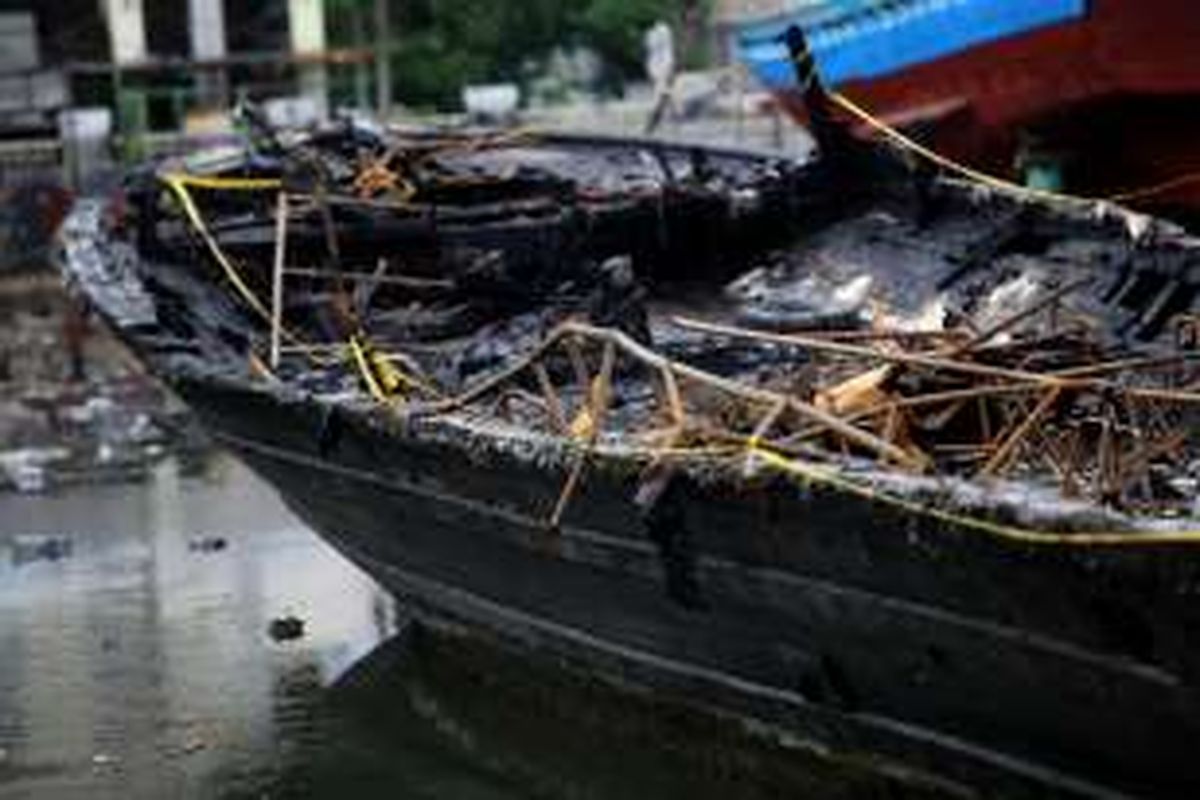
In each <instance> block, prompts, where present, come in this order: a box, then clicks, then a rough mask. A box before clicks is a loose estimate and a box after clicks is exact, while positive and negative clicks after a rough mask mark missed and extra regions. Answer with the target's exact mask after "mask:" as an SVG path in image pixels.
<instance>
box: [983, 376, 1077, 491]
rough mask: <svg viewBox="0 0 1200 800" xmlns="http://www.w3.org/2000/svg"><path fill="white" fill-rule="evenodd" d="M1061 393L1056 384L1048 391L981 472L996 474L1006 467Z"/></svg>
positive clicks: (1060, 388)
mask: <svg viewBox="0 0 1200 800" xmlns="http://www.w3.org/2000/svg"><path fill="white" fill-rule="evenodd" d="M1061 395H1062V387H1060V386H1055V387H1054V388H1052V389H1051V390H1050V391H1048V392H1046V395H1045V396H1044V397H1043V398H1042V399H1041V401H1040V402H1039V403H1038V404H1037V406H1035V407H1034V409H1033V411H1032V412H1030V413H1029V415H1028V416H1027V417H1025V419H1024V420H1023V421H1022V422H1021V424H1020V425H1018V426H1017V429H1016V430H1014V431H1013V432H1012V435H1011V436H1009V437H1008V438H1007V439H1006V440H1005V441H1004V443H1003V444H1002V445H1000V447H999V449H997V450H996V454H995V455H994V456H992V458H991V460H990V461H988V463H987V464H986V465H985V466H984V468H983V470H982V472H981V474H982V475H995V474H996V473H997V472H999V471H1000V470H1002V469H1004V467H1005V466H1006V465H1007V464H1008V462H1009V460H1010V459H1011V458H1012V456H1013V454H1014V453H1015V452H1016V450H1017V448H1018V447H1019V446H1020V445H1021V442H1023V441H1025V438H1026V437H1027V436H1028V435H1029V432H1030V431H1032V430H1033V427H1034V426H1035V425H1037V424H1038V423H1040V422H1041V420H1042V417H1044V416H1045V415H1046V414H1047V412H1049V411H1050V409H1051V408H1053V407H1054V404H1055V403H1056V402H1058V398H1059V397H1060V396H1061Z"/></svg>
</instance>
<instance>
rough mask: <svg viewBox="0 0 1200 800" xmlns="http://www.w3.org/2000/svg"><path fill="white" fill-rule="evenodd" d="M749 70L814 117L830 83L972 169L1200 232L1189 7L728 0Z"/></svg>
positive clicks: (1198, 26) (1197, 69) (735, 45)
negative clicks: (792, 52)
mask: <svg viewBox="0 0 1200 800" xmlns="http://www.w3.org/2000/svg"><path fill="white" fill-rule="evenodd" d="M723 5H724V10H723V11H722V12H720V16H721V19H722V20H724V27H725V29H726V30H727V31H729V35H730V36H731V38H732V42H731V44H732V49H733V51H734V53H735V54H736V56H737V58H738V59H739V60H741V61H742V62H743V63H745V64H746V65H748V67H749V68H750V70H751V71H752V72H753V73H754V74H755V75H756V76H757V78H758V79H759V80H760V81H762V82H763V83H764V84H765V85H766V86H767V87H768V88H769V89H770V90H771V91H772V92H773V93H774V94H775V95H776V96H777V97H778V98H780V100H781V102H782V104H783V106H784V107H785V109H786V110H787V111H788V113H789V114H791V115H792V116H793V117H795V118H797V119H799V120H801V121H804V120H806V114H805V111H804V106H803V103H802V102H801V98H800V95H801V91H800V87H799V86H798V84H797V80H796V77H795V71H794V69H793V67H792V64H791V61H790V59H789V57H788V53H787V49H786V47H785V46H784V45H783V44H782V42H781V34H782V33H783V31H784V30H785V29H786V28H787V27H788V26H789V25H792V24H795V25H799V26H800V27H801V28H803V29H804V30H805V31H806V32H807V34H808V37H809V40H810V42H811V44H812V48H813V51H814V54H815V58H816V63H817V68H818V71H819V73H820V75H821V78H822V79H823V81H824V82H825V83H826V85H828V86H831V87H834V88H836V89H838V90H839V91H842V92H844V93H845V94H846V95H847V96H849V97H851V98H853V99H854V101H855V102H856V103H861V104H862V105H863V106H864V107H866V108H867V109H869V110H870V111H871V112H872V113H874V114H875V115H876V116H877V117H878V118H880V119H881V120H884V121H886V122H887V123H888V124H890V125H893V126H895V127H898V128H901V129H904V130H905V131H906V132H907V133H909V134H910V135H913V136H914V137H915V138H916V139H918V140H919V141H920V142H921V143H922V144H924V145H926V146H929V147H931V148H932V149H934V150H936V151H937V152H938V153H940V154H942V155H945V156H946V157H948V158H950V159H953V160H955V161H958V162H961V163H963V164H966V165H969V166H970V167H972V168H975V169H979V170H983V171H986V172H989V173H992V174H995V175H999V176H1002V177H1005V178H1011V179H1015V180H1017V181H1020V182H1023V183H1027V184H1029V185H1033V186H1037V187H1039V188H1045V189H1053V190H1059V191H1066V192H1070V193H1073V194H1078V195H1085V196H1088V197H1097V198H1113V199H1119V200H1120V201H1121V202H1124V203H1128V204H1134V205H1137V206H1138V207H1139V208H1140V209H1142V210H1146V211H1153V212H1155V213H1159V214H1166V215H1169V216H1172V217H1174V218H1176V219H1179V220H1181V221H1184V222H1190V223H1195V222H1197V221H1200V144H1198V142H1200V103H1198V102H1197V101H1198V100H1200V15H1197V14H1196V10H1195V6H1194V4H1191V3H1187V2H1184V0H1143V2H1140V3H1129V2H1121V0H728V1H727V2H724V3H723Z"/></svg>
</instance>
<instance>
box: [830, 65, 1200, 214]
mask: <svg viewBox="0 0 1200 800" xmlns="http://www.w3.org/2000/svg"><path fill="white" fill-rule="evenodd" d="M815 73H816V69H815V68H814V69H812V70H810V72H809V78H808V81H809V83H811V81H812V80H813V78H814V77H815ZM830 98H831V99H832V100H833V102H835V103H837V104H838V105H839V106H840V107H841V108H842V109H844V110H845V111H846V112H847V113H849V114H850V115H851V116H853V117H855V118H857V119H858V120H859V121H861V122H863V123H864V124H866V125H867V126H868V127H870V128H872V129H873V130H875V131H877V132H879V133H881V134H883V135H884V136H885V137H887V138H888V139H890V140H892V141H893V142H894V143H895V144H897V145H899V146H900V147H901V148H903V149H905V150H908V151H909V152H912V153H915V154H916V155H918V156H920V157H922V158H924V159H925V160H926V161H930V162H932V163H933V164H936V165H938V166H940V167H943V168H944V169H947V170H949V171H950V172H953V173H955V174H957V175H959V176H961V177H964V178H967V179H968V180H971V181H974V182H975V183H979V184H982V185H984V186H989V187H991V188H993V189H998V190H1000V191H1002V192H1007V193H1009V194H1015V195H1018V196H1022V197H1028V198H1031V199H1036V200H1046V201H1050V202H1058V203H1062V202H1067V203H1089V204H1090V203H1102V202H1110V203H1131V202H1134V201H1137V200H1144V199H1146V198H1148V197H1154V196H1156V195H1160V194H1165V193H1167V192H1169V191H1171V190H1173V189H1178V188H1180V187H1183V186H1188V185H1191V184H1193V183H1200V170H1198V171H1196V172H1191V173H1188V174H1186V175H1181V176H1179V177H1177V178H1172V179H1171V180H1168V181H1164V182H1163V183H1159V184H1155V185H1152V186H1147V187H1145V188H1142V189H1134V190H1131V191H1127V192H1120V193H1117V194H1112V195H1109V196H1107V197H1084V196H1080V195H1072V194H1066V193H1063V192H1050V191H1046V190H1044V189H1033V188H1031V187H1029V186H1022V185H1021V184H1019V183H1014V182H1013V181H1009V180H1005V179H1004V178H999V177H996V176H995V175H989V174H988V173H986V172H983V171H981V170H977V169H974V168H972V167H969V166H967V165H966V164H962V163H960V162H958V161H955V160H953V159H951V158H948V157H946V156H944V155H942V154H941V153H938V152H937V151H935V150H932V149H930V148H928V147H926V146H924V145H923V144H921V143H920V142H917V141H915V140H914V139H912V138H911V137H909V136H906V135H905V134H903V133H901V132H900V131H898V130H897V129H896V128H894V127H892V126H891V125H889V124H887V123H886V122H884V121H883V120H881V119H879V118H878V117H876V116H875V115H873V114H871V113H870V112H869V111H867V110H866V109H865V108H863V107H862V106H860V105H858V104H857V103H855V102H854V101H853V100H851V99H850V98H848V97H846V96H845V95H844V94H841V93H840V92H831V93H830Z"/></svg>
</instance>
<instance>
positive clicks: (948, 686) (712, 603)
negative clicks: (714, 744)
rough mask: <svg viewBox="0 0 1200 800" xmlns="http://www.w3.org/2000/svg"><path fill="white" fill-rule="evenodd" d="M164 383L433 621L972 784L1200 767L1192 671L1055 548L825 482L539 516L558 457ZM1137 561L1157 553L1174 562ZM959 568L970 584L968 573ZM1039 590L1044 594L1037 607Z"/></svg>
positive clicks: (1012, 788)
mask: <svg viewBox="0 0 1200 800" xmlns="http://www.w3.org/2000/svg"><path fill="white" fill-rule="evenodd" d="M178 388H179V389H180V391H181V393H182V394H183V395H184V397H185V398H186V399H187V400H188V401H189V402H190V403H191V404H192V406H193V407H194V408H196V409H198V410H199V411H200V413H201V415H202V416H204V417H205V418H206V422H207V423H208V425H209V427H210V428H211V429H213V430H214V431H216V432H218V436H219V438H220V439H221V440H222V441H224V442H225V443H226V444H227V445H228V446H230V447H231V448H232V449H233V450H234V451H235V452H237V453H239V454H240V455H241V456H242V457H243V458H244V459H245V460H246V461H247V462H248V463H249V464H250V465H251V466H252V467H253V468H255V469H256V470H257V471H258V472H259V473H261V474H262V475H263V476H264V477H265V478H266V479H267V480H268V481H270V482H271V483H273V484H274V485H275V486H276V487H277V488H278V489H279V491H280V492H281V494H282V495H283V497H284V498H285V500H286V501H287V502H288V503H289V505H290V506H291V507H292V508H293V509H295V511H296V512H297V513H298V514H299V515H300V516H301V517H302V518H303V519H305V520H306V521H307V522H308V523H309V524H311V525H312V526H313V527H314V528H315V529H316V530H318V531H319V532H320V533H321V534H322V535H323V536H325V537H326V538H327V539H328V540H329V541H331V542H332V543H333V544H334V545H335V546H336V547H338V548H339V549H340V550H341V551H342V552H343V553H344V554H345V555H346V556H347V557H348V558H350V559H351V560H352V561H354V562H355V563H357V564H358V565H359V566H360V567H362V568H363V569H364V570H366V571H367V572H368V573H370V574H371V575H372V576H374V577H375V578H376V579H377V580H378V581H379V582H380V583H381V584H382V585H384V586H385V587H387V588H388V589H389V590H390V591H392V592H394V593H395V594H396V595H397V596H399V597H400V598H402V599H404V600H406V601H408V602H410V603H411V604H412V605H413V606H414V608H416V609H417V610H418V613H420V614H421V615H422V616H423V617H424V618H426V619H427V620H429V621H430V622H432V623H433V624H439V623H440V622H452V623H454V624H455V625H457V626H466V627H467V628H469V629H472V630H475V631H477V632H479V633H480V634H483V635H486V636H489V637H491V638H492V639H495V640H498V641H499V642H501V643H503V644H505V645H510V646H514V647H518V648H521V649H523V650H528V651H532V652H536V653H537V654H538V655H539V656H540V657H547V656H556V657H558V658H560V659H564V660H566V661H567V662H568V663H570V664H572V665H575V666H578V667H580V668H582V669H586V670H590V671H596V672H599V673H600V674H603V675H606V676H609V677H611V678H614V679H615V680H617V681H620V682H629V683H633V684H636V685H648V686H653V687H656V688H660V689H667V690H670V691H671V692H673V693H677V694H679V695H680V696H682V697H685V698H687V699H689V700H692V701H696V702H699V703H701V704H703V705H705V706H708V707H710V708H715V709H720V710H724V711H727V712H729V711H732V712H734V713H737V714H740V715H744V716H746V717H748V718H751V719H756V720H760V721H765V722H769V723H772V724H774V725H777V726H778V727H779V729H780V730H784V731H787V732H788V734H789V735H792V736H799V737H801V738H802V739H804V740H810V741H812V742H815V743H818V744H819V745H820V746H821V747H823V748H828V749H829V750H830V752H832V753H836V754H839V755H850V756H854V757H861V756H866V757H867V758H868V761H869V762H870V763H872V764H874V765H875V766H876V767H878V768H880V769H885V770H895V771H897V772H903V771H905V770H908V771H911V772H913V773H914V774H921V775H926V776H937V780H945V781H949V782H951V783H952V784H954V785H958V786H962V787H970V788H971V790H972V791H980V787H987V788H986V790H984V791H982V793H983V794H993V793H995V794H998V795H1001V796H1030V795H1033V796H1041V795H1044V794H1045V793H1047V792H1049V793H1050V794H1053V795H1060V794H1061V795H1063V796H1094V797H1103V796H1126V795H1132V796H1184V795H1185V794H1192V793H1194V792H1195V790H1196V788H1197V787H1198V786H1200V779H1198V777H1197V773H1196V770H1195V769H1194V768H1193V767H1192V764H1191V750H1192V748H1193V745H1194V743H1195V742H1197V741H1200V724H1198V719H1200V717H1198V715H1197V714H1196V713H1195V711H1196V709H1197V704H1196V698H1195V696H1194V692H1193V690H1192V689H1191V688H1190V686H1189V683H1190V682H1189V681H1188V680H1187V679H1186V678H1185V677H1181V676H1180V675H1178V674H1175V673H1174V672H1173V671H1171V670H1170V669H1166V668H1164V667H1163V666H1161V665H1159V664H1156V663H1154V662H1153V661H1152V660H1151V659H1149V658H1147V660H1139V659H1137V658H1134V657H1132V656H1131V655H1130V654H1129V653H1128V652H1121V651H1120V650H1119V649H1117V648H1116V640H1115V639H1111V638H1110V643H1111V645H1112V646H1111V647H1105V646H1104V644H1105V643H1104V642H1102V641H1100V639H1102V638H1104V637H1106V636H1108V637H1111V636H1112V635H1113V632H1112V631H1111V630H1106V629H1105V626H1106V625H1107V626H1109V627H1111V625H1112V624H1113V623H1112V622H1111V620H1109V619H1108V618H1107V617H1105V616H1104V615H1105V614H1109V615H1111V613H1112V612H1111V610H1109V611H1097V610H1096V609H1095V608H1092V607H1091V606H1090V605H1089V603H1090V601H1086V600H1083V599H1081V598H1080V597H1078V596H1077V594H1076V593H1074V592H1073V591H1072V589H1073V588H1074V587H1075V584H1077V583H1078V581H1079V580H1080V576H1079V575H1078V574H1077V570H1078V568H1079V565H1078V563H1077V560H1076V559H1074V558H1061V557H1057V556H1054V555H1053V554H1049V553H1045V552H1043V553H1040V554H1038V555H1036V556H1035V555H1032V554H1030V553H1020V552H1006V549H1009V548H1006V547H1000V548H997V547H995V546H994V545H992V544H990V543H984V544H983V545H982V546H981V545H980V543H979V541H978V536H977V535H969V536H971V539H968V540H963V539H961V538H959V536H957V535H956V534H955V532H953V531H948V530H938V529H937V527H936V526H934V525H931V524H930V523H928V522H927V521H926V520H922V519H919V518H916V517H912V518H909V519H897V518H895V517H894V516H889V515H888V514H887V513H881V512H880V511H879V510H878V509H873V508H871V507H870V504H869V503H865V502H861V501H857V500H844V502H842V503H841V504H840V505H839V502H838V501H835V500H831V498H828V497H825V498H821V499H820V500H819V502H820V508H822V509H825V511H824V512H823V514H824V517H825V518H824V519H822V517H821V516H819V515H811V514H810V515H806V516H805V515H802V516H797V514H803V509H804V508H806V506H805V505H804V502H805V498H804V497H803V496H802V495H801V494H800V493H795V492H793V494H794V495H795V498H794V499H795V502H793V499H789V498H788V497H786V496H782V495H781V492H780V487H779V486H778V485H768V486H766V487H764V488H761V489H760V494H759V497H758V498H757V499H756V500H755V501H753V502H746V498H741V499H740V500H739V502H737V503H734V504H730V503H728V502H724V503H723V502H722V499H721V498H720V496H719V493H718V494H716V495H711V496H709V497H707V498H703V497H699V496H693V497H689V498H687V499H686V500H685V501H683V502H684V504H685V505H686V506H687V508H686V510H685V512H684V516H682V517H680V518H679V519H678V520H677V522H678V524H679V526H680V528H681V529H683V530H686V533H681V535H680V536H679V537H676V540H675V541H673V542H664V541H663V540H662V539H661V537H658V538H657V540H656V539H655V536H654V535H653V532H652V531H648V530H647V526H646V523H645V521H644V520H643V519H642V518H641V517H640V516H639V514H638V512H637V508H636V506H634V504H633V502H632V492H631V491H630V485H629V480H628V479H627V477H622V476H620V475H615V474H612V473H611V472H609V471H606V470H603V469H600V470H597V471H596V472H595V473H594V474H590V475H589V477H588V480H587V489H586V491H585V492H584V493H583V494H582V496H581V497H580V498H579V501H578V507H577V509H576V510H575V511H573V512H572V513H571V514H569V515H568V519H567V521H566V524H565V525H564V526H563V528H562V530H560V531H558V532H550V531H548V530H547V527H546V525H545V515H547V514H548V513H549V508H550V507H551V506H552V505H553V502H554V499H555V497H556V495H557V491H558V488H559V487H560V485H561V481H562V474H561V473H559V472H557V471H556V470H554V469H542V470H539V469H536V468H534V467H533V466H532V465H531V464H528V463H522V460H521V459H520V458H519V457H513V458H511V459H508V463H497V461H496V457H495V456H494V455H493V456H491V457H485V456H479V457H477V458H472V457H470V456H469V455H466V454H465V451H462V450H460V451H459V452H458V453H457V454H456V453H455V452H454V451H453V450H451V449H449V448H446V447H444V446H440V445H438V444H436V443H430V442H422V441H419V439H418V438H414V437H412V436H409V435H407V434H404V433H402V432H396V431H391V432H386V431H383V430H382V429H379V428H377V427H375V426H373V425H372V424H369V423H368V422H366V421H364V420H360V419H355V418H353V417H351V416H349V415H344V412H342V413H343V416H340V417H337V418H335V421H333V422H331V417H330V415H329V413H328V412H327V411H323V407H322V406H320V405H319V404H316V403H310V402H305V401H300V402H295V403H292V402H281V403H280V402H276V401H275V400H274V399H273V398H271V397H270V396H269V395H266V394H264V393H261V392H253V391H250V392H247V391H243V390H241V389H239V388H238V387H234V386H226V385H221V384H213V383H211V382H207V381H186V380H185V381H183V382H182V383H180V384H179V386H178ZM268 420H269V421H270V425H267V424H265V423H266V422H267V421H268ZM500 460H501V461H503V460H504V459H503V458H502V457H501V458H500ZM807 508H809V509H810V510H811V508H812V506H807ZM731 509H732V510H731ZM731 514H734V515H737V516H738V517H740V518H735V517H731V516H730V515H731ZM1126 556H1128V554H1126ZM987 560H1000V561H1005V560H1007V561H1008V562H1009V563H1008V566H1007V569H1008V570H1010V571H1009V572H1008V573H1006V572H1005V571H1004V569H1003V568H1000V567H993V568H992V570H993V571H992V572H991V573H990V574H992V575H993V576H994V578H995V579H996V581H997V582H998V583H1000V584H1003V583H1004V582H1005V579H1006V574H1007V575H1008V576H1010V577H1011V578H1012V580H1011V590H1012V591H1011V592H1009V593H1007V599H1006V600H1005V599H1003V598H1001V599H996V598H992V599H987V598H986V597H985V596H986V595H988V594H989V592H990V591H991V589H992V588H994V587H989V586H988V585H987V584H986V583H984V582H983V581H982V580H981V579H980V578H979V575H981V574H989V573H988V572H987V570H986V569H981V568H979V567H978V566H977V565H976V564H975V563H974V562H978V561H987ZM1105 560H1106V559H1105V557H1104V556H1103V555H1102V554H1097V555H1095V556H1088V559H1087V561H1088V565H1087V566H1085V567H1084V571H1085V572H1086V573H1087V574H1088V575H1090V576H1091V578H1092V579H1094V580H1102V579H1103V576H1104V574H1105V571H1106V567H1105V565H1104V564H1103V562H1104V561H1105ZM1148 561H1150V562H1155V563H1154V564H1153V566H1152V567H1147V569H1148V570H1149V571H1151V572H1152V571H1155V570H1157V571H1159V572H1161V571H1162V570H1163V569H1164V566H1163V565H1164V563H1166V562H1167V561H1169V559H1165V560H1163V563H1158V561H1159V560H1158V559H1148ZM1122 563H1124V562H1122ZM1018 570H1021V572H1018ZM680 571H684V572H687V573H689V575H688V576H687V579H688V580H691V581H693V582H694V586H693V587H692V589H693V592H692V594H690V595H689V594H688V593H686V592H684V593H681V592H680V591H679V590H678V589H679V586H678V582H679V580H680V576H679V573H680ZM959 571H962V572H965V573H966V574H969V575H973V576H975V577H974V578H973V579H972V586H973V587H974V588H973V589H972V591H974V592H975V593H976V594H977V595H979V596H978V597H974V598H970V597H966V596H964V595H963V594H962V586H960V585H958V583H957V581H958V578H959V577H961V576H958V577H956V575H955V573H956V572H959ZM1030 573H1032V574H1030ZM939 574H944V577H943V578H940V579H939V578H938V577H937V576H938V575H939ZM1145 574H1149V572H1145V571H1144V572H1143V577H1144V575H1145ZM1159 578H1160V579H1161V580H1163V581H1164V582H1166V581H1169V580H1174V579H1176V578H1178V576H1174V578H1170V577H1168V576H1167V575H1166V574H1165V573H1163V574H1161V575H1159ZM927 582H931V583H928V585H918V586H916V587H915V588H914V585H913V584H914V583H915V584H926V583H927ZM1039 587H1040V590H1039ZM1001 594H1004V593H1003V592H1002V593H1001ZM1039 594H1042V595H1045V596H1055V597H1057V598H1058V600H1057V605H1058V607H1056V608H1050V607H1046V606H1045V605H1044V604H1043V606H1042V607H1038V600H1039V598H1038V595H1039ZM930 598H940V599H939V600H938V601H931V599H930ZM1004 602H1007V604H1008V606H1009V607H1008V608H1007V609H1005V608H1003V607H1001V606H1002V605H1003V603H1004ZM1031 606H1032V607H1031ZM1159 610H1160V612H1162V613H1172V609H1168V608H1163V607H1162V606H1161V604H1160V606H1159ZM1097 614H1099V616H1097ZM1016 620H1020V624H1016V622H1015V621H1016ZM1160 621H1162V622H1164V624H1169V623H1170V621H1169V620H1168V621H1163V620H1160ZM1174 622H1175V623H1178V624H1182V623H1181V622H1180V620H1179V619H1178V618H1175V619H1174ZM1123 624H1125V625H1126V626H1127V627H1128V625H1130V624H1132V623H1129V622H1127V621H1126V622H1124V623H1123ZM1039 629H1040V630H1039ZM1125 635H1126V636H1132V634H1130V633H1129V631H1128V630H1126V631H1125ZM1089 639H1091V640H1092V641H1088V640H1089ZM1127 644H1128V643H1127ZM1126 649H1128V648H1126ZM1176 666H1178V668H1179V670H1181V671H1182V670H1183V669H1185V668H1186V665H1185V664H1179V665H1176ZM901 765H903V766H901Z"/></svg>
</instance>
